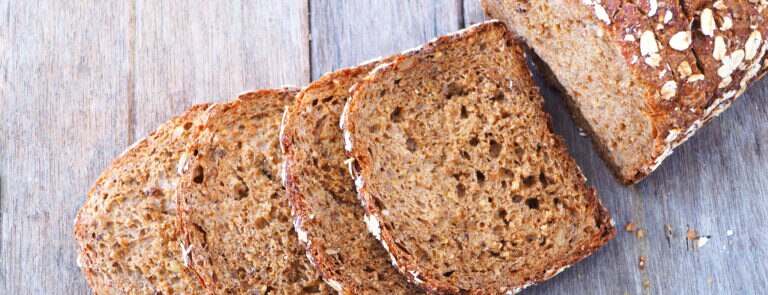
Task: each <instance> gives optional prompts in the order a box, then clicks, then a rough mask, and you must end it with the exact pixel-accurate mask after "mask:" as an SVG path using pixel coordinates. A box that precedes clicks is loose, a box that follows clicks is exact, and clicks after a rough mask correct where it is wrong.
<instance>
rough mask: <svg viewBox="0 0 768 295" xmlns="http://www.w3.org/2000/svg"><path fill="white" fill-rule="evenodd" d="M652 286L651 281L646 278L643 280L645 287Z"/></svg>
mask: <svg viewBox="0 0 768 295" xmlns="http://www.w3.org/2000/svg"><path fill="white" fill-rule="evenodd" d="M650 287H651V281H649V280H645V281H643V288H645V289H648V288H650Z"/></svg>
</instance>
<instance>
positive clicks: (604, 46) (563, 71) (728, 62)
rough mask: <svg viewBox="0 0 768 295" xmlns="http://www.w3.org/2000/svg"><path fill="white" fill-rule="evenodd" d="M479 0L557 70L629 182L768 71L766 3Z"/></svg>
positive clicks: (579, 114)
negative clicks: (767, 69) (766, 55)
mask: <svg viewBox="0 0 768 295" xmlns="http://www.w3.org/2000/svg"><path fill="white" fill-rule="evenodd" d="M482 2H483V7H484V8H485V11H486V12H487V13H488V15H489V16H490V17H492V18H497V19H500V20H502V21H504V22H506V23H507V25H508V26H509V27H510V29H511V30H513V31H514V32H515V33H516V34H518V35H519V36H520V37H522V38H523V39H524V40H525V42H526V43H527V44H528V45H529V46H530V47H532V48H533V51H534V52H535V53H536V54H537V55H538V56H539V57H540V58H541V60H542V61H543V63H542V65H543V66H542V67H541V68H542V69H545V70H548V72H549V73H551V74H554V76H555V78H556V79H551V80H556V81H557V83H556V85H555V86H559V87H560V88H561V89H562V90H563V92H564V94H565V98H566V103H567V105H568V106H569V107H570V109H571V113H572V114H573V115H574V117H575V119H576V121H577V122H578V123H579V124H580V125H581V127H582V128H583V129H584V130H585V131H586V132H587V133H588V134H590V136H591V137H592V139H593V142H594V143H595V145H596V146H597V148H598V149H599V150H600V152H601V154H602V156H603V158H604V159H605V160H606V162H607V163H608V165H609V166H610V167H611V168H612V170H613V171H614V173H615V174H616V175H617V176H618V178H619V179H620V180H621V181H623V182H625V183H628V184H632V183H636V182H638V181H640V180H642V179H643V178H644V177H645V176H646V175H648V174H649V173H651V172H652V171H653V170H654V169H656V168H657V167H658V166H659V165H660V164H661V162H662V161H663V160H664V159H665V158H666V157H667V156H669V155H670V154H671V153H672V150H673V149H674V148H675V147H676V146H678V145H679V144H681V143H683V142H684V141H685V140H686V139H688V138H689V137H690V136H692V135H693V134H694V133H695V132H696V131H697V130H698V129H699V128H701V126H703V125H704V124H706V123H707V122H709V121H711V120H712V119H713V118H714V117H716V116H717V115H718V114H720V113H721V112H722V111H723V110H725V109H726V108H728V106H730V104H731V103H732V102H733V101H734V100H735V99H736V98H737V97H739V96H740V95H741V94H742V93H743V92H744V90H745V89H746V88H747V87H748V86H749V85H751V84H752V83H753V82H754V81H756V80H757V79H759V78H760V77H762V76H763V75H764V74H765V73H766V67H765V66H764V57H765V53H766V51H768V42H766V40H768V38H766V37H765V36H768V25H766V21H765V20H766V19H768V9H766V8H768V4H766V1H692V0H680V1H670V0H658V1H656V0H653V1H602V2H601V1H563V0H558V1H549V0H533V1H531V0H483V1H482ZM550 70H551V71H550Z"/></svg>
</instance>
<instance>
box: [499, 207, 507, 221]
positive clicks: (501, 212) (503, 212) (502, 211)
mask: <svg viewBox="0 0 768 295" xmlns="http://www.w3.org/2000/svg"><path fill="white" fill-rule="evenodd" d="M496 216H498V217H499V218H501V219H504V218H506V217H507V210H506V209H504V208H501V209H499V210H498V211H496Z"/></svg>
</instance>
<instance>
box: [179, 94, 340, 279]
mask: <svg viewBox="0 0 768 295" xmlns="http://www.w3.org/2000/svg"><path fill="white" fill-rule="evenodd" d="M295 94H296V91H295V90H292V89H281V90H261V91H256V92H250V93H245V94H242V95H240V97H238V98H237V100H235V101H233V102H229V103H220V104H216V105H214V106H212V107H211V108H210V109H209V110H208V111H206V113H205V114H203V115H202V116H201V118H200V119H199V120H198V121H199V125H200V127H199V128H200V131H199V134H198V136H197V137H196V138H195V139H194V140H193V141H192V142H191V143H190V146H189V148H188V150H187V154H186V155H185V156H182V159H181V160H180V161H179V172H180V173H181V180H180V182H179V185H178V189H177V193H178V201H179V209H180V210H179V216H180V225H181V228H182V232H183V242H184V246H183V247H184V252H185V254H186V255H185V256H184V259H185V261H187V263H188V264H189V266H190V268H191V269H192V270H193V271H194V272H195V273H196V274H197V275H198V276H199V277H200V279H201V282H202V283H203V285H204V287H206V288H207V289H208V290H209V291H210V292H211V293H216V294H228V293H234V294H243V293H248V294H265V293H269V294H299V293H328V288H327V287H326V286H325V284H324V283H323V282H322V280H321V279H320V278H319V276H318V275H317V272H316V270H315V268H314V267H313V266H312V265H311V264H310V263H309V261H308V260H307V258H306V257H305V255H304V249H303V247H302V246H301V244H300V243H299V241H298V239H297V238H296V232H295V231H294V229H293V225H292V224H291V213H290V206H289V205H288V199H287V198H286V197H285V191H284V190H283V188H282V185H281V184H280V179H279V175H280V168H281V160H280V158H281V157H280V150H279V143H278V133H279V129H280V120H281V117H282V114H283V111H284V109H285V108H286V107H287V106H289V105H291V104H292V103H293V101H294V95H295Z"/></svg>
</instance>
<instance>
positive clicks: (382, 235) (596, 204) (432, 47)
mask: <svg viewBox="0 0 768 295" xmlns="http://www.w3.org/2000/svg"><path fill="white" fill-rule="evenodd" d="M490 30H502V31H503V32H505V33H504V34H506V36H507V37H508V39H510V43H509V45H508V47H510V48H512V49H511V50H513V51H515V54H518V55H519V56H523V55H524V53H523V51H522V47H521V46H520V45H519V44H518V43H517V41H513V40H512V39H513V38H512V36H511V34H510V33H509V32H508V31H507V30H506V27H505V26H504V24H503V23H501V22H499V21H489V22H485V23H481V24H477V25H475V26H472V27H470V28H467V29H465V30H462V31H460V32H457V33H455V34H452V35H448V36H444V37H439V38H437V39H435V40H433V41H430V42H429V43H427V44H425V45H424V46H422V47H420V48H417V49H414V50H411V51H408V52H405V53H403V54H402V56H400V57H398V58H397V59H395V60H394V61H392V62H391V63H389V64H386V65H382V66H379V67H377V68H376V69H375V70H374V71H372V72H371V74H369V75H368V76H367V77H366V78H365V79H363V80H362V81H360V82H358V83H356V84H355V85H354V86H353V87H352V89H351V91H352V93H353V98H352V99H350V100H349V101H348V102H347V104H346V105H345V108H344V113H343V115H342V124H341V125H342V126H341V127H342V130H343V132H344V140H345V148H346V150H347V153H348V155H349V156H350V157H351V158H353V159H354V161H352V162H350V163H349V169H350V171H351V172H352V174H353V176H354V179H355V184H356V187H357V190H358V193H359V197H360V198H361V201H362V202H363V206H364V207H365V209H366V215H365V222H366V224H367V226H368V229H369V231H370V232H371V233H372V234H373V235H374V236H376V238H378V239H379V240H380V241H381V242H382V244H383V245H384V248H385V249H387V251H388V252H389V253H390V258H391V259H392V263H393V264H394V265H395V266H396V267H398V269H399V270H400V273H401V274H403V275H404V276H406V277H407V278H408V280H409V281H411V282H412V283H414V284H416V285H419V286H421V287H422V288H424V289H426V290H429V291H430V292H434V293H440V294H458V293H464V292H469V293H473V294H493V293H498V292H499V291H500V290H492V289H477V290H462V289H460V288H459V287H458V286H455V285H452V284H448V283H446V282H443V281H440V280H437V279H435V277H436V276H435V275H434V274H423V273H420V272H419V269H420V268H419V266H418V265H417V264H416V263H412V261H415V260H417V259H415V258H414V257H413V255H411V254H410V253H407V252H405V251H403V250H402V249H401V248H400V247H393V245H395V244H396V237H395V236H394V234H393V233H392V232H390V230H389V229H388V228H387V227H385V226H382V225H381V223H382V220H386V219H385V218H384V217H383V215H382V212H381V209H380V208H379V207H378V205H377V204H375V200H374V199H373V198H372V196H371V193H370V192H368V190H367V189H366V183H367V181H366V179H365V178H364V177H363V174H364V173H363V172H362V171H366V170H369V169H371V163H372V160H371V159H369V158H368V157H367V155H366V154H365V153H364V151H362V150H359V149H358V147H357V145H356V143H355V138H353V136H352V134H355V131H356V125H355V124H356V123H355V122H356V120H360V118H359V115H358V114H357V113H356V110H357V109H358V108H359V107H360V106H359V104H364V103H365V101H363V99H362V97H360V96H359V94H360V93H362V92H365V91H367V90H369V88H371V87H373V85H375V84H376V83H380V82H383V81H384V78H383V77H384V76H385V75H387V74H388V73H391V72H395V71H397V70H398V67H399V66H400V65H402V64H403V63H406V62H412V61H413V59H415V58H419V57H424V56H429V55H430V54H433V53H434V52H436V51H439V50H441V49H443V48H445V47H447V46H450V45H451V44H453V43H456V42H461V41H462V40H464V39H466V38H469V37H471V36H474V35H480V34H482V33H483V32H485V31H490ZM523 60H524V58H523ZM523 64H524V61H523ZM519 75H525V76H527V77H528V79H532V78H531V74H530V72H528V71H527V70H523V71H521V72H520V73H519ZM530 85H531V86H532V87H534V88H535V87H536V86H535V85H534V84H533V82H532V80H531V83H530ZM536 91H537V92H538V89H536ZM538 103H539V107H541V106H542V105H541V104H542V103H543V101H542V100H541V98H540V97H539V101H538ZM540 116H541V117H540V120H542V121H546V122H547V125H548V126H549V127H548V128H549V132H550V133H551V119H550V117H549V115H547V114H546V113H544V112H543V111H542V112H540ZM553 139H554V142H555V144H554V145H553V149H554V150H555V151H556V153H557V155H558V156H559V157H563V158H565V159H570V156H568V154H567V149H566V147H565V145H564V142H563V140H562V138H560V137H559V136H556V135H553ZM569 161H570V162H569V163H568V168H567V170H568V173H573V174H575V175H578V178H579V179H581V180H582V181H581V182H580V183H579V184H578V187H579V190H580V191H582V192H584V196H585V198H586V199H587V200H588V203H589V208H590V209H591V210H592V211H593V212H595V220H597V221H598V226H599V231H598V232H597V234H596V236H594V237H593V239H592V240H591V241H590V243H589V244H587V245H582V248H580V249H579V250H578V251H576V252H575V253H574V254H573V255H570V256H569V257H563V258H561V259H559V260H558V261H556V262H554V263H553V265H552V267H550V268H549V269H548V270H547V271H545V272H542V273H538V274H536V275H535V276H533V277H531V278H529V279H528V280H526V282H525V283H523V284H520V285H516V286H510V287H508V288H506V289H505V290H503V291H502V292H503V293H517V292H519V291H520V290H522V289H524V288H526V287H528V286H530V285H532V284H534V283H537V282H541V281H544V280H547V279H549V278H551V277H553V276H555V275H556V274H558V273H560V272H561V271H563V270H564V269H565V268H567V267H568V266H570V265H571V264H573V263H575V262H577V261H579V260H581V259H583V258H584V257H586V256H588V255H589V254H591V253H592V252H594V251H595V250H597V249H598V248H600V247H602V246H603V245H605V244H606V243H607V241H608V240H609V239H611V238H612V237H613V236H614V234H615V232H614V229H613V226H612V223H613V222H612V219H611V218H610V215H609V214H608V212H607V210H605V208H604V207H603V206H602V204H601V203H600V200H599V199H598V198H597V196H596V194H595V191H594V189H592V188H589V187H587V186H586V184H585V181H586V179H585V178H584V176H583V175H582V173H581V170H580V169H579V168H578V166H576V164H575V162H573V161H572V160H569Z"/></svg>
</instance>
